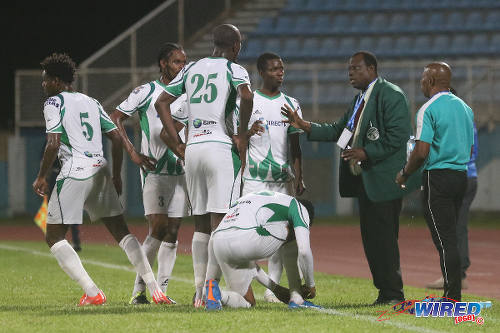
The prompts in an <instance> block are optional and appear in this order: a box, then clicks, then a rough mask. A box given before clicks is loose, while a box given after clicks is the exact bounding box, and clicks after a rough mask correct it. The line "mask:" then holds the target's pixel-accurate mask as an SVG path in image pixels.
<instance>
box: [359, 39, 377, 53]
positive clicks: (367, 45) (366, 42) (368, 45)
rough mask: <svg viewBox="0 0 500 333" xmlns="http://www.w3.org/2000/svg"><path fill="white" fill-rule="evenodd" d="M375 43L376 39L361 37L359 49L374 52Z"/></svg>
mask: <svg viewBox="0 0 500 333" xmlns="http://www.w3.org/2000/svg"><path fill="white" fill-rule="evenodd" d="M375 42H376V38H375V37H361V39H360V40H359V45H358V49H360V50H365V51H370V52H374V49H375Z"/></svg>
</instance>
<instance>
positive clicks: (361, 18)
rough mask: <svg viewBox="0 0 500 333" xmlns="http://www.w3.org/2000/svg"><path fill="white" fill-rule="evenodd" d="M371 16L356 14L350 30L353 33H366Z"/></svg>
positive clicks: (349, 27)
mask: <svg viewBox="0 0 500 333" xmlns="http://www.w3.org/2000/svg"><path fill="white" fill-rule="evenodd" d="M369 20H370V16H369V15H367V14H356V15H354V17H352V20H351V22H350V23H351V24H349V26H348V27H346V28H348V29H349V31H351V32H366V28H367V27H369Z"/></svg>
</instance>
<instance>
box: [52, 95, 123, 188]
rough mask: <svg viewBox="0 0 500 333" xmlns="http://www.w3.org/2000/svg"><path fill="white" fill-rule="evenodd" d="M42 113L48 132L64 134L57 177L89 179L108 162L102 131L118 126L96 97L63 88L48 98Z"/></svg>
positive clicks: (62, 135) (111, 129)
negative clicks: (105, 155)
mask: <svg viewBox="0 0 500 333" xmlns="http://www.w3.org/2000/svg"><path fill="white" fill-rule="evenodd" d="M43 114H44V117H45V125H46V132H47V133H60V134H61V146H60V148H59V161H60V162H61V172H60V173H59V175H58V176H57V179H58V180H60V179H64V178H73V179H86V178H89V177H91V176H93V175H94V174H96V173H97V171H99V170H100V169H101V168H102V167H104V166H105V165H106V164H107V162H106V159H105V158H104V154H103V152H102V134H101V132H105V133H106V132H110V131H113V130H115V129H116V126H115V124H113V122H112V121H111V119H110V118H109V116H108V115H107V114H106V112H104V110H103V108H102V106H101V104H100V103H99V102H98V101H97V100H95V99H93V98H91V97H89V96H87V95H84V94H81V93H78V92H67V91H64V92H61V93H60V94H58V95H56V96H52V97H49V98H48V99H47V100H46V101H45V104H44V107H43Z"/></svg>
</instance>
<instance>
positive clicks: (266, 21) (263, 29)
mask: <svg viewBox="0 0 500 333" xmlns="http://www.w3.org/2000/svg"><path fill="white" fill-rule="evenodd" d="M273 30H274V20H273V18H272V17H265V18H263V19H261V20H260V21H259V25H258V26H257V29H255V32H257V33H262V34H268V33H271V32H272V31H273Z"/></svg>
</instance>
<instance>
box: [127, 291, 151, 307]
mask: <svg viewBox="0 0 500 333" xmlns="http://www.w3.org/2000/svg"><path fill="white" fill-rule="evenodd" d="M150 303H151V302H150V301H148V298H147V297H146V292H144V291H143V292H138V293H137V294H135V296H132V298H131V299H130V302H128V304H130V305H140V304H150Z"/></svg>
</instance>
